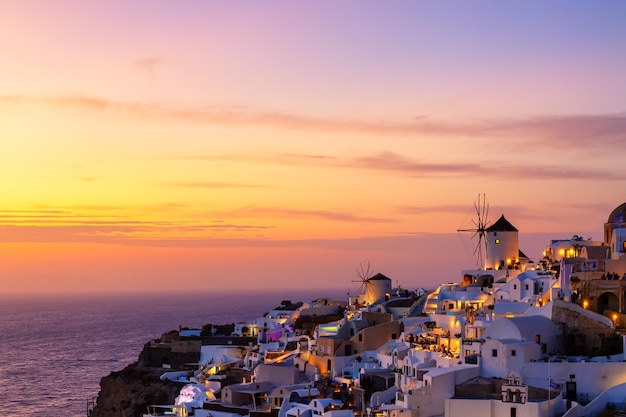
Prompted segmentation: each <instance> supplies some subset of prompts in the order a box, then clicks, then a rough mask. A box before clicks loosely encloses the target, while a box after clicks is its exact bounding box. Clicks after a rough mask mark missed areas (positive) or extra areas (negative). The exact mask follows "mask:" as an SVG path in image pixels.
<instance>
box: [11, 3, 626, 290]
mask: <svg viewBox="0 0 626 417" xmlns="http://www.w3.org/2000/svg"><path fill="white" fill-rule="evenodd" d="M566 4H567V7H564V5H566ZM557 6H560V7H557ZM624 17H626V6H624V5H623V4H621V3H616V2H611V3H602V4H588V3H586V2H582V1H581V2H578V1H574V2H572V1H567V2H565V1H562V2H561V1H557V2H556V3H555V4H552V3H551V4H550V5H545V4H544V3H540V2H525V3H524V4H519V5H515V6H514V7H513V6H511V5H507V6H506V7H505V6H504V5H499V4H489V5H488V4H486V3H484V2H476V3H474V2H469V3H468V2H458V3H454V7H452V6H451V5H441V4H428V3H425V2H398V3H395V4H392V5H389V4H382V3H380V2H374V1H358V2H357V1H348V2H342V4H340V5H337V4H335V3H331V2H315V3H314V4H313V3H311V2H293V3H290V4H288V5H286V4H283V3H280V4H279V3H277V2H272V1H270V2H264V3H263V4H259V3H256V2H238V3H237V4H232V3H230V2H228V3H226V2H212V1H208V2H186V3H185V4H184V5H181V4H172V3H171V2H166V1H137V2H133V3H132V4H131V5H129V4H127V2H122V1H107V2H99V3H96V4H90V5H87V4H85V3H84V2H81V1H78V0H76V1H72V0H63V1H59V2H49V3H43V4H42V3H41V2H36V1H34V0H25V1H20V2H12V3H10V4H9V3H7V4H4V5H2V6H0V39H1V41H0V67H1V68H2V73H3V76H2V77H0V138H1V141H2V152H1V153H0V175H2V178H3V180H2V181H0V193H1V194H0V195H1V196H2V198H1V199H0V247H1V251H0V293H8V292H30V291H41V292H46V291H61V292H67V291H81V292H82V291H107V292H109V291H175V290H185V289H188V288H191V289H197V290H212V289H226V288H233V287H234V288H246V289H255V288H267V287H271V286H274V285H281V286H287V287H290V288H291V287H292V288H303V287H307V288H309V287H310V288H324V287H326V286H330V287H334V288H344V287H345V288H346V289H348V288H351V287H352V288H356V287H357V285H356V284H354V283H352V282H351V281H352V280H353V279H354V278H355V269H356V268H357V267H358V265H359V264H360V263H367V262H371V264H372V267H373V269H374V270H375V271H376V272H382V273H384V274H386V275H388V276H389V277H390V278H392V279H393V280H394V281H397V282H398V283H399V284H401V285H403V286H405V287H409V288H411V287H422V286H425V287H429V286H433V285H435V284H436V283H438V282H441V281H454V280H457V279H458V275H459V271H460V269H462V268H470V267H472V266H473V264H474V259H473V256H472V253H471V252H472V249H471V246H472V242H469V240H468V237H467V236H459V234H458V233H457V232H456V230H457V229H459V228H463V227H466V226H467V225H468V224H470V222H471V218H472V214H471V212H472V205H473V203H474V202H475V201H476V198H477V196H478V194H480V193H486V194H487V199H488V201H489V204H490V208H491V210H490V214H491V219H492V220H496V219H497V217H499V215H500V214H504V215H505V216H506V217H507V219H509V220H510V221H511V223H513V224H514V225H515V226H516V227H517V228H518V229H519V230H520V234H521V240H522V248H521V249H522V250H524V251H525V252H526V253H527V255H529V256H531V257H535V256H538V255H539V251H540V250H541V249H542V247H543V245H545V244H547V243H548V241H549V239H551V238H567V237H570V236H572V235H574V234H577V235H581V236H585V237H588V236H589V237H593V238H595V239H601V238H602V224H603V222H604V221H606V218H607V217H608V214H609V213H610V211H611V210H612V209H613V208H615V207H616V206H617V205H619V204H621V203H623V202H624V200H626V198H625V196H624V194H623V190H624V189H626V168H625V167H624V162H623V161H624V156H625V154H624V145H623V144H624V143H625V139H626V136H625V135H626V134H625V132H626V116H625V113H624V112H625V111H626V109H625V108H624V102H623V97H624V96H626V84H625V83H624V82H623V74H624V73H626V54H624V45H626V28H625V27H624V25H623V18H624ZM583 28H584V29H583ZM524 245H526V246H524Z"/></svg>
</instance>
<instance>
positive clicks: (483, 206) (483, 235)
mask: <svg viewBox="0 0 626 417" xmlns="http://www.w3.org/2000/svg"><path fill="white" fill-rule="evenodd" d="M474 215H475V217H474V218H473V219H472V225H473V227H471V228H462V229H458V230H457V231H458V232H470V233H472V237H471V238H472V240H473V241H475V246H474V251H473V255H474V256H475V257H476V266H477V267H478V268H484V266H485V256H486V255H487V243H488V240H487V228H488V227H489V204H488V203H487V197H486V196H485V194H483V195H482V199H481V195H480V194H478V199H477V201H476V202H475V203H474Z"/></svg>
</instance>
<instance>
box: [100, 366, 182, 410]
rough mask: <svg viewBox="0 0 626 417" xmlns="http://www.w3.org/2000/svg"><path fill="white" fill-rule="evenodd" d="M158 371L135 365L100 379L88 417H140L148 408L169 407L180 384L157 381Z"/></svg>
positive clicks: (159, 373) (159, 369) (160, 371)
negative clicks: (96, 396)
mask: <svg viewBox="0 0 626 417" xmlns="http://www.w3.org/2000/svg"><path fill="white" fill-rule="evenodd" d="M162 373H163V369H161V368H140V367H138V366H137V364H132V365H129V366H127V367H126V368H124V369H123V370H121V371H116V372H111V374H110V375H108V376H105V377H104V378H102V379H101V380H100V393H99V394H98V399H97V400H96V405H95V407H94V409H93V411H92V412H91V414H90V417H141V415H142V413H145V412H146V411H147V407H148V405H153V404H173V403H174V400H175V398H176V396H177V395H178V391H179V390H180V388H181V384H180V383H175V382H172V381H161V380H160V379H159V377H160V376H161V374H162Z"/></svg>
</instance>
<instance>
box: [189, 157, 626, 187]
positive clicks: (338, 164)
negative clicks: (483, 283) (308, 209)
mask: <svg viewBox="0 0 626 417" xmlns="http://www.w3.org/2000/svg"><path fill="white" fill-rule="evenodd" d="M182 158H183V159H188V160H198V161H221V162H223V161H237V162H247V163H261V164H285V165H303V164H307V165H309V166H320V167H325V168H337V169H346V168H350V169H362V170H370V171H379V172H388V173H394V174H401V175H404V176H406V177H413V178H442V177H464V178H465V177H491V178H496V179H502V180H520V181H521V180H528V179H535V180H543V179H549V180H567V181H572V180H576V181H578V180H590V181H592V180H607V181H621V180H624V179H626V173H623V172H620V171H617V170H615V169H613V168H611V169H604V168H595V169H594V168H586V167H584V166H583V165H576V166H573V165H571V164H568V165H565V166H563V165H556V164H555V162H554V161H551V160H540V159H538V160H528V158H519V160H518V159H516V158H513V159H503V158H500V159H495V160H493V161H488V160H487V161H482V162H481V163H480V164H479V163H458V162H448V163H443V162H442V163H437V162H424V161H421V160H419V159H414V158H410V157H408V156H405V155H400V154H398V153H394V152H388V151H382V152H377V153H372V154H369V155H362V156H344V157H341V156H327V155H324V156H322V155H320V156H316V157H311V156H308V155H299V154H293V153H283V154H277V155H259V154H255V155H252V154H215V155H194V156H189V157H182Z"/></svg>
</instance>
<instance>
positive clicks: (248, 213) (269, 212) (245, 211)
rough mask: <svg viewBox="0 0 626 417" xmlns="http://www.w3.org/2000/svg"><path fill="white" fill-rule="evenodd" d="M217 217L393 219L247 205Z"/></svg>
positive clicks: (378, 220) (342, 219)
mask: <svg viewBox="0 0 626 417" xmlns="http://www.w3.org/2000/svg"><path fill="white" fill-rule="evenodd" d="M216 214H217V217H261V216H262V217H266V216H269V217H277V218H281V219H285V218H288V219H322V220H330V221H341V222H373V223H393V222H395V219H392V218H385V217H369V216H362V215H359V214H356V213H353V212H347V211H332V210H300V209H288V208H287V209H286V208H278V207H256V206H248V207H243V208H241V209H238V210H234V211H230V212H224V213H213V215H216Z"/></svg>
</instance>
